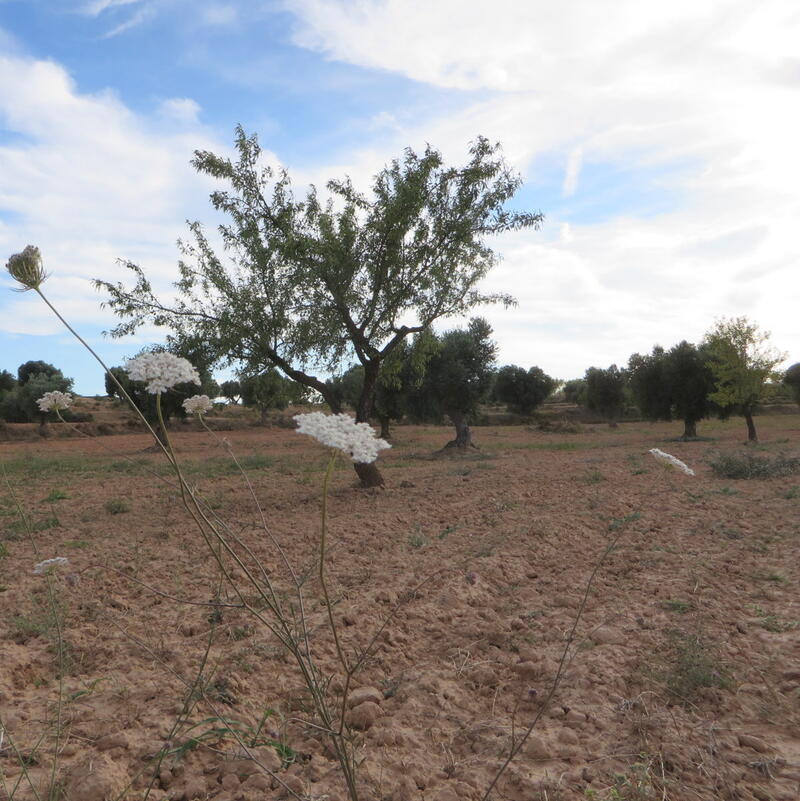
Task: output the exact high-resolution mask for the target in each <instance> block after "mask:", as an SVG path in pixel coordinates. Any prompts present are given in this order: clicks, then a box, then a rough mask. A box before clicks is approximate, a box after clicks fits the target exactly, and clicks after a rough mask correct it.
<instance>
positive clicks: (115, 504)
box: [105, 498, 131, 515]
mask: <svg viewBox="0 0 800 801" xmlns="http://www.w3.org/2000/svg"><path fill="white" fill-rule="evenodd" d="M105 510H106V511H107V512H108V513H109V514H110V515H122V514H125V513H126V512H130V510H131V505H130V504H129V503H128V502H127V501H122V500H119V499H118V498H112V499H111V500H109V501H106V503H105Z"/></svg>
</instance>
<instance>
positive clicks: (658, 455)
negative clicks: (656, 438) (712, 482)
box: [650, 448, 694, 476]
mask: <svg viewBox="0 0 800 801" xmlns="http://www.w3.org/2000/svg"><path fill="white" fill-rule="evenodd" d="M650 453H652V454H653V457H654V458H655V459H656V460H657V461H659V462H661V463H662V464H665V465H668V466H670V467H674V468H675V469H676V470H680V471H681V472H682V473H686V475H687V476H693V475H694V470H692V468H691V467H689V466H688V465H686V464H684V463H683V462H682V461H681V460H680V459H677V458H676V457H675V456H672V455H670V454H669V453H664V451H662V450H659V449H658V448H650Z"/></svg>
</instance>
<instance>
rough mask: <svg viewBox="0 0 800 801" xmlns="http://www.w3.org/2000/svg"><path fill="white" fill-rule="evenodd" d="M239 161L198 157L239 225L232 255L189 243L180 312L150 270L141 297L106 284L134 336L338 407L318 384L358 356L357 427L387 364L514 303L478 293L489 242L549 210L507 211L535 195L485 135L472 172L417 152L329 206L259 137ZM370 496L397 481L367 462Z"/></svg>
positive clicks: (229, 237) (229, 230) (230, 224)
mask: <svg viewBox="0 0 800 801" xmlns="http://www.w3.org/2000/svg"><path fill="white" fill-rule="evenodd" d="M236 151H237V158H236V160H231V159H228V158H224V157H222V156H217V155H215V154H213V153H210V152H207V151H196V152H195V157H194V159H193V162H192V163H193V165H194V167H195V168H196V169H197V170H198V171H199V172H201V173H204V174H206V175H209V176H211V177H212V178H215V179H218V180H219V181H221V182H224V183H226V184H227V185H228V188H227V189H220V190H218V191H215V192H213V193H212V195H211V202H212V204H213V206H214V208H215V209H216V210H218V211H220V212H223V213H224V214H225V215H227V217H228V221H227V222H226V223H225V224H223V225H221V226H220V228H219V233H220V236H221V239H222V245H223V247H224V251H225V253H226V254H227V256H228V257H229V259H227V260H226V259H225V258H223V257H222V256H221V255H219V254H218V252H217V251H216V250H215V249H214V247H213V246H212V244H211V242H210V241H209V239H208V237H207V236H206V233H205V232H204V230H203V227H202V226H201V225H200V223H198V222H195V223H192V224H191V225H190V230H191V233H192V236H193V239H192V241H191V242H190V243H185V244H183V245H182V248H183V254H184V259H183V260H182V261H181V262H180V265H179V267H180V279H179V281H178V282H177V284H176V287H177V290H178V294H177V299H176V300H175V301H172V302H171V301H167V300H164V299H162V298H160V297H159V296H158V295H157V294H156V292H155V291H154V290H153V287H152V286H151V283H150V281H149V280H148V278H147V276H146V274H145V271H144V270H143V269H142V268H141V267H140V266H138V265H135V264H132V263H127V266H128V267H129V268H130V269H131V270H132V271H133V274H134V277H135V282H134V284H133V286H130V287H129V286H125V285H123V284H122V283H116V284H114V283H109V282H106V281H96V282H95V283H96V286H98V287H99V288H101V289H103V290H105V292H107V293H108V299H107V301H106V302H107V305H108V306H110V308H111V309H113V311H114V312H115V313H116V314H118V315H119V316H120V317H121V318H123V322H121V323H120V324H119V325H118V326H117V327H116V328H115V329H114V331H113V332H112V333H113V334H114V335H117V336H123V335H125V334H129V333H131V332H133V331H135V330H136V329H137V328H139V326H141V325H142V324H144V323H148V322H149V323H154V324H156V325H159V326H166V327H167V328H169V329H170V330H171V331H172V332H173V335H174V336H176V337H178V338H182V337H185V336H190V337H194V338H199V339H201V340H202V341H203V342H204V343H206V344H207V345H208V347H209V348H210V349H212V350H213V352H214V354H215V356H216V358H217V362H218V363H220V364H234V363H235V364H238V365H239V366H240V367H241V369H243V370H244V371H245V372H248V373H259V372H261V371H263V370H264V369H266V368H269V367H275V368H277V369H279V370H280V371H281V372H282V373H283V374H284V375H286V376H288V377H289V378H291V379H293V380H294V381H297V382H298V383H299V384H302V385H303V386H304V387H307V388H308V389H310V390H314V391H316V392H318V393H319V394H320V395H321V396H322V397H323V398H324V399H325V401H326V402H327V403H328V404H329V405H330V407H331V409H333V410H334V411H338V410H339V408H340V407H339V405H338V404H337V403H336V399H335V398H333V397H331V395H330V393H329V391H328V387H327V386H326V384H325V382H324V381H323V380H321V379H320V378H319V377H318V376H317V375H316V373H317V372H318V371H320V370H322V371H327V372H330V373H335V372H336V371H337V370H338V369H339V368H340V366H341V365H342V364H345V363H347V361H348V360H349V359H352V358H355V359H356V360H357V361H358V363H359V364H361V365H362V366H363V368H364V382H363V386H362V390H361V394H360V397H359V399H358V403H357V406H356V419H357V420H359V421H366V420H367V418H368V415H369V412H370V409H371V407H372V402H373V398H374V395H375V391H376V385H377V381H378V375H379V373H380V369H381V365H382V363H383V362H384V361H385V359H386V358H387V357H388V356H389V355H390V354H391V353H392V352H393V351H394V350H395V349H396V348H397V347H398V346H399V345H400V343H401V342H403V340H404V339H405V338H406V337H408V336H409V335H411V334H413V333H415V332H418V331H422V330H424V329H425V328H427V327H429V326H430V325H431V324H432V323H433V322H434V321H435V320H438V319H440V318H443V317H448V316H450V315H458V314H464V313H465V312H467V311H468V310H469V309H472V308H473V307H475V306H477V305H479V304H483V303H494V302H502V303H506V304H508V303H511V302H513V300H512V298H511V297H509V296H508V295H506V294H486V293H484V292H482V291H480V289H479V288H478V285H479V282H480V281H481V279H483V278H484V277H485V276H486V274H487V273H488V272H489V270H490V269H491V268H492V266H493V265H494V264H495V263H496V262H497V255H496V254H495V253H494V251H493V250H492V248H491V247H490V246H489V245H488V244H487V239H488V238H489V237H494V236H495V235H497V234H500V233H502V232H504V231H509V230H518V229H523V228H529V227H534V228H536V227H538V226H539V224H540V223H541V220H542V216H541V214H538V213H528V212H519V211H510V210H508V209H507V208H506V205H507V203H508V202H509V201H510V200H511V198H512V197H513V196H514V194H515V193H516V192H517V190H518V189H519V187H520V185H521V181H520V178H519V176H518V175H517V174H516V173H514V172H512V170H511V169H510V168H509V167H508V165H507V164H506V163H505V161H504V160H503V158H502V157H501V155H500V151H499V145H493V144H491V143H490V142H489V141H488V140H487V139H485V138H483V137H480V138H478V139H477V140H476V141H475V142H474V143H473V144H472V146H471V148H470V155H469V159H468V161H467V163H466V164H465V165H464V166H463V167H448V166H445V164H444V162H443V159H442V156H441V154H440V153H439V152H438V151H436V150H434V149H432V148H431V147H427V148H426V149H425V151H424V152H423V153H421V154H417V153H415V152H414V151H413V150H411V149H407V150H406V151H405V153H404V154H403V156H402V157H401V158H398V159H395V160H393V161H392V162H391V163H390V164H389V165H387V166H385V167H384V168H383V169H381V170H380V171H379V172H378V174H377V175H376V176H375V177H374V180H373V182H372V191H371V192H370V193H368V194H364V193H362V192H360V191H358V190H357V189H356V187H355V186H354V185H353V184H352V182H351V181H350V179H349V178H344V179H342V180H331V181H329V182H328V184H327V193H328V197H327V199H323V198H322V197H321V196H320V194H319V192H318V191H317V189H316V188H315V187H313V186H312V187H310V189H309V190H308V191H307V193H306V194H305V196H304V197H303V198H302V199H298V198H296V197H295V195H294V192H293V189H292V184H291V180H290V177H289V174H288V172H287V171H286V170H285V169H272V168H271V167H269V166H262V164H261V148H260V147H259V144H258V141H257V139H256V137H255V136H247V135H246V134H245V132H244V130H243V129H242V128H241V127H238V128H237V131H236ZM355 469H356V472H357V473H358V475H359V477H360V478H361V482H362V484H363V485H365V486H375V485H380V484H382V483H383V478H382V476H381V474H380V472H379V471H378V469H377V467H376V466H375V465H374V464H364V465H359V464H356V465H355Z"/></svg>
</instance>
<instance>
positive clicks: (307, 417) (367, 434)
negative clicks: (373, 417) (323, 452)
mask: <svg viewBox="0 0 800 801" xmlns="http://www.w3.org/2000/svg"><path fill="white" fill-rule="evenodd" d="M294 419H295V420H296V421H297V433H298V434H308V436H310V437H314V439H315V440H317V441H318V442H321V443H322V444H323V445H327V446H328V447H329V448H337V449H338V450H340V451H343V452H344V453H346V454H347V455H348V456H349V457H350V458H351V459H352V460H353V461H354V462H374V461H375V460H376V459H377V458H378V453H379V451H382V450H384V449H386V448H391V447H392V446H391V445H390V444H389V443H388V442H386V441H385V440H382V439H379V438H378V437H376V436H375V432H374V431H373V430H372V427H371V426H370V425H369V424H368V423H357V422H356V421H355V419H354V418H352V417H350V415H349V414H323V413H322V412H311V414H298V415H295V417H294Z"/></svg>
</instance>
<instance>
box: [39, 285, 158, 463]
mask: <svg viewBox="0 0 800 801" xmlns="http://www.w3.org/2000/svg"><path fill="white" fill-rule="evenodd" d="M34 289H35V292H36V294H37V295H39V297H40V298H41V299H42V300H43V301H44V302H45V303H46V304H47V306H48V307H49V309H50V311H52V312H53V314H55V316H56V317H58V319H59V320H60V321H61V322H62V323H63V325H64V327H65V328H66V329H67V330H68V331H69V332H70V334H72V336H74V337H75V339H77V340H78V342H80V343H81V345H83V347H84V348H86V350H88V351H89V353H91V354H92V356H94V358H95V359H96V360H97V362H98V364H99V365H100V366H101V367H102V368H103V370H105V372H106V375H108V376H110V377H111V380H112V381H113V382H114V383H115V384H116V385H117V389H118V390H119V391H120V394H121V395H122V397H123V398H125V400H126V401H128V404H129V405H130V407H131V409H133V411H134V412H135V413H136V414H137V415H138V417H139V419H140V420H141V421H142V422H143V423H144V424H145V426H146V427H147V430H148V431H149V432H150V433H151V434H152V435H153V436H154V437H155V440H156V442H157V443H158V445H159V446H160V447H161V450H162V451H164V454H165V455H166V456H167V457H169V454H167V451H166V449H165V448H164V444H163V443H162V442H161V440H159V438H158V435H157V434H156V432H155V431H154V430H153V427H152V426H151V425H150V423H149V422H148V421H147V418H146V417H145V416H144V415H143V414H142V412H141V410H140V409H139V407H138V406H137V405H136V404H135V403H134V402H133V398H131V396H130V395H129V394H128V393H127V391H126V390H125V387H123V386H122V384H121V383H120V382H119V379H118V378H117V377H116V376H115V375H114V373H112V372H111V370H110V368H109V367H108V365H107V364H106V363H105V362H104V361H103V360H102V359H101V358H100V356H99V355H98V354H97V352H96V351H95V350H94V349H93V348H92V346H91V345H90V344H89V343H88V342H87V341H86V340H85V339H84V338H83V337H82V336H81V335H80V334H79V333H78V332H77V331H76V330H75V329H74V328H73V327H72V326H71V325H70V324H69V323H68V322H67V321H66V320H65V319H64V318H63V317H62V316H61V314H60V313H59V311H58V309H56V307H55V306H53V304H52V303H50V301H49V300H48V299H47V298H46V297H45V296H44V295H43V294H42V290H41V289H39V287H35V288H34Z"/></svg>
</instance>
